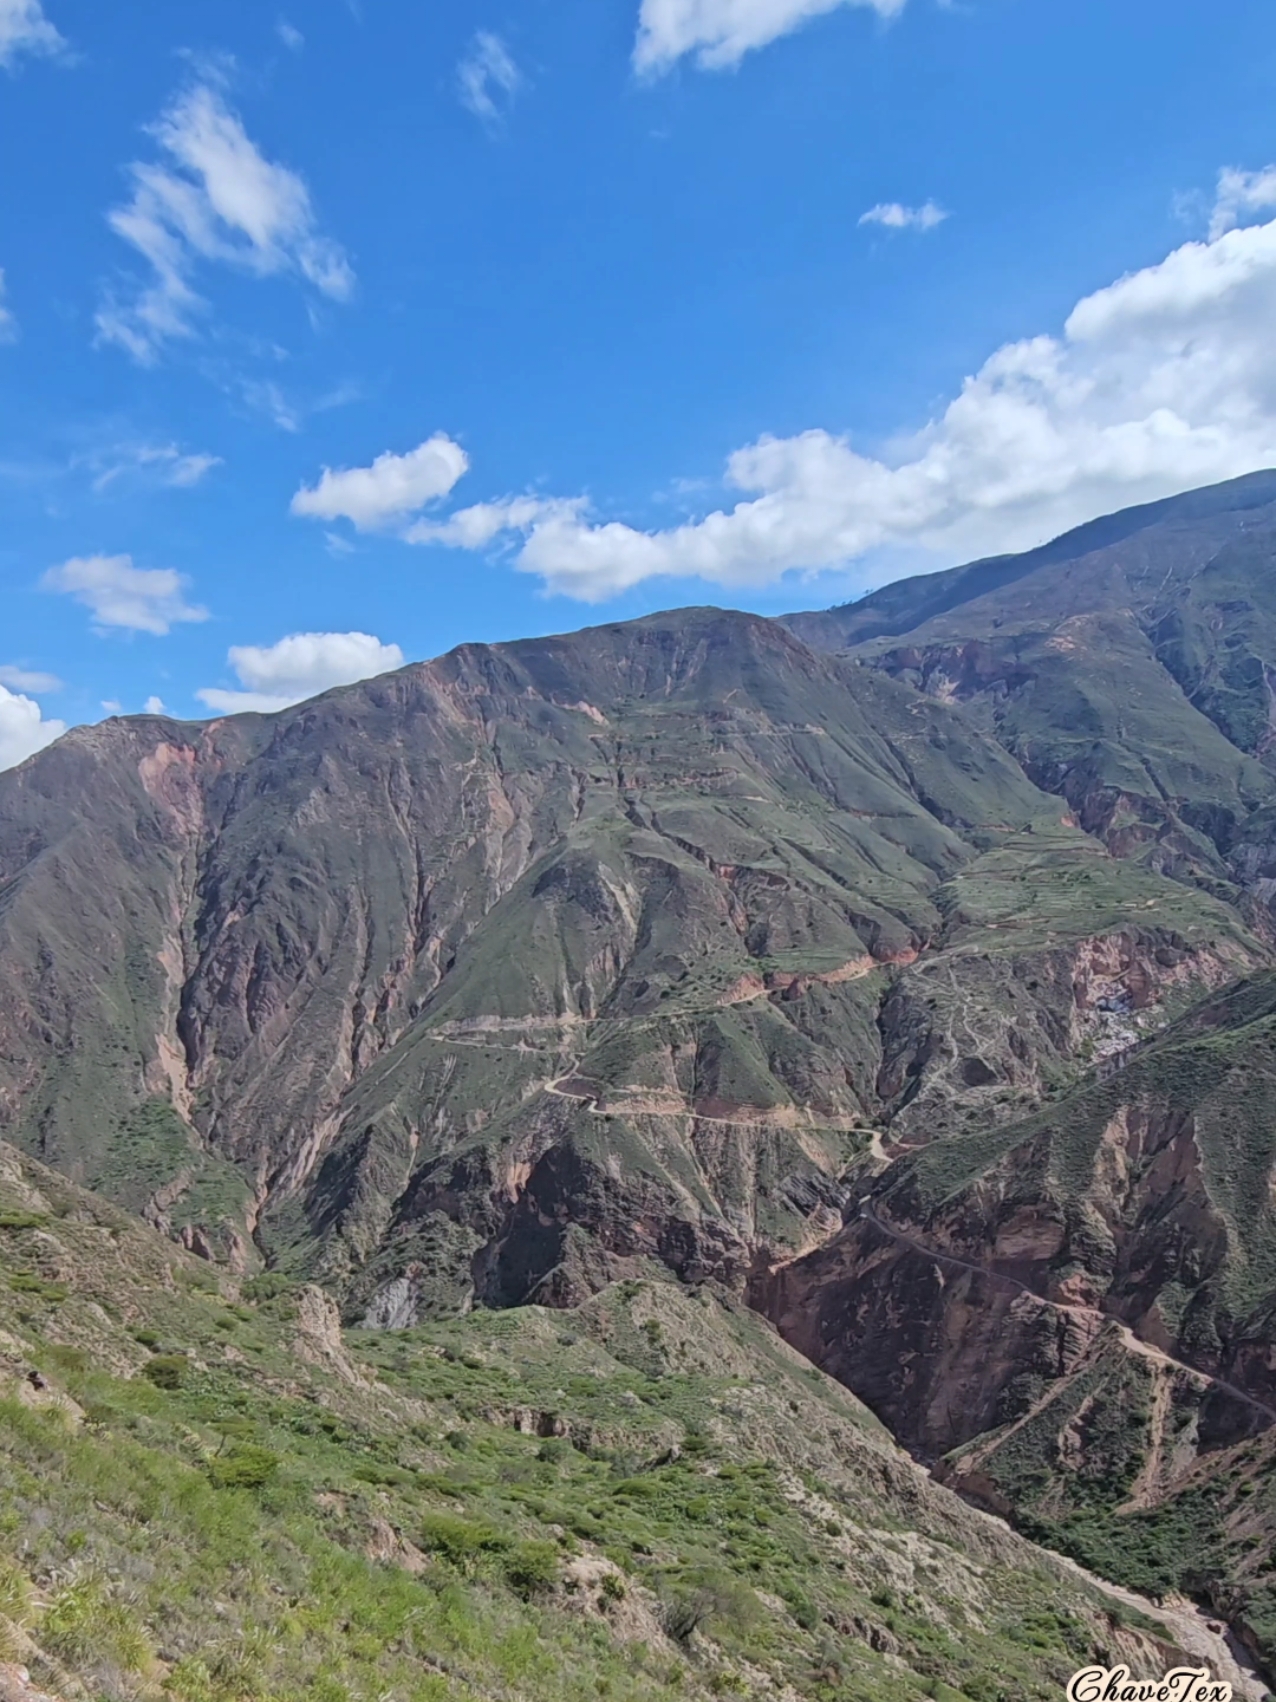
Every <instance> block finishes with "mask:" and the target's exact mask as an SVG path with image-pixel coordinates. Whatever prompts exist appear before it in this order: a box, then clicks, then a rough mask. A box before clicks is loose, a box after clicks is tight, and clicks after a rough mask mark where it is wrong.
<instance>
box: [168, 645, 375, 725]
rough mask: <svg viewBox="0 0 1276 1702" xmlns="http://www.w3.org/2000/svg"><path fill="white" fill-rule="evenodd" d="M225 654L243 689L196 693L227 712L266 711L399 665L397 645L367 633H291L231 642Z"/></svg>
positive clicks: (203, 699) (209, 704)
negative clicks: (264, 641)
mask: <svg viewBox="0 0 1276 1702" xmlns="http://www.w3.org/2000/svg"><path fill="white" fill-rule="evenodd" d="M226 659H227V661H228V662H229V663H230V665H231V667H232V668H233V669H234V671H235V674H236V677H237V678H238V680H239V683H240V686H241V687H242V688H243V689H242V690H240V691H220V690H215V689H213V688H211V687H210V688H206V689H205V690H203V691H199V692H196V694H195V695H196V697H198V698H199V700H200V702H201V703H205V704H207V705H208V707H209V708H210V709H215V710H217V711H219V712H221V713H224V714H228V715H231V714H235V713H237V712H242V711H246V710H255V711H257V712H258V713H260V714H267V715H268V714H270V713H271V712H272V711H274V710H276V709H287V708H288V707H289V705H290V704H293V703H301V702H302V701H303V700H304V699H305V698H307V697H314V696H315V694H316V693H317V692H321V691H328V690H330V689H331V688H332V687H333V686H348V685H353V684H354V683H355V681H356V680H367V679H371V678H372V676H373V675H374V674H385V673H389V672H390V671H391V669H393V668H401V667H402V666H403V652H402V650H400V649H399V646H398V645H397V644H383V643H382V642H381V640H380V639H379V638H373V637H372V635H371V634H370V633H367V632H294V633H292V634H291V635H290V636H289V637H288V638H281V639H280V640H279V642H278V644H270V645H265V646H258V645H252V644H238V645H235V646H233V647H232V649H231V650H230V651H229V653H228V655H227V658H226Z"/></svg>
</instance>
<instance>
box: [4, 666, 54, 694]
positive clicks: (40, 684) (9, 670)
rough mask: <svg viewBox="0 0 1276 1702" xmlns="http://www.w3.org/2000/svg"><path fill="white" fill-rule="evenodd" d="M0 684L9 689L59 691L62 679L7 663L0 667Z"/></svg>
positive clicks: (37, 692)
mask: <svg viewBox="0 0 1276 1702" xmlns="http://www.w3.org/2000/svg"><path fill="white" fill-rule="evenodd" d="M0 686H8V687H9V689H10V690H11V691H29V692H35V693H36V694H37V695H38V694H39V693H40V692H46V691H61V690H62V681H61V680H60V679H59V678H58V676H57V675H56V674H42V673H40V672H39V671H38V670H36V669H34V668H16V667H12V666H10V665H9V664H7V663H6V664H5V665H4V666H2V667H0Z"/></svg>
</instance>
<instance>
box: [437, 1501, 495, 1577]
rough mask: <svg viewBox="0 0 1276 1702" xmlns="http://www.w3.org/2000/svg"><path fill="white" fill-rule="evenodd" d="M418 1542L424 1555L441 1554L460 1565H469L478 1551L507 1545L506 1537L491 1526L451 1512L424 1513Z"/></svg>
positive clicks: (475, 1557) (492, 1549)
mask: <svg viewBox="0 0 1276 1702" xmlns="http://www.w3.org/2000/svg"><path fill="white" fill-rule="evenodd" d="M420 1542H421V1547H422V1548H423V1549H424V1550H425V1551H426V1553H427V1554H441V1555H442V1556H443V1558H444V1559H445V1560H450V1561H451V1562H452V1564H453V1566H460V1567H467V1566H469V1565H471V1564H472V1563H473V1562H474V1560H475V1559H477V1557H478V1556H479V1555H480V1554H483V1553H499V1552H500V1551H501V1550H502V1549H505V1548H508V1546H509V1543H508V1540H507V1538H505V1537H503V1536H502V1535H501V1534H500V1532H499V1531H495V1530H493V1529H492V1527H491V1526H490V1525H482V1524H478V1523H476V1522H475V1521H474V1520H473V1519H462V1518H459V1517H458V1516H457V1515H456V1514H454V1513H427V1514H426V1515H425V1516H424V1518H423V1519H422V1520H421V1537H420Z"/></svg>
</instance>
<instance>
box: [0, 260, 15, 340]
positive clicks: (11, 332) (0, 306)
mask: <svg viewBox="0 0 1276 1702" xmlns="http://www.w3.org/2000/svg"><path fill="white" fill-rule="evenodd" d="M5 293H6V291H5V281H4V267H3V266H0V343H11V342H12V341H13V339H14V338H15V337H16V336H17V334H18V323H17V320H15V319H14V317H13V314H12V313H11V312H10V311H9V309H8V308H7V307H6V306H5V305H4V298H5Z"/></svg>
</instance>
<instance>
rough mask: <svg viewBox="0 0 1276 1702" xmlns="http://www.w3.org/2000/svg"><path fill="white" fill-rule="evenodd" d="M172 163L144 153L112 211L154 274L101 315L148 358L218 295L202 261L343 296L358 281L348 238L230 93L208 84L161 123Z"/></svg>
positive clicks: (158, 131) (111, 335) (100, 321)
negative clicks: (300, 281)
mask: <svg viewBox="0 0 1276 1702" xmlns="http://www.w3.org/2000/svg"><path fill="white" fill-rule="evenodd" d="M151 135H152V136H153V137H154V138H155V140H156V141H157V142H158V143H159V146H160V150H161V153H162V155H163V162H162V163H159V164H156V163H153V162H152V163H142V162H134V164H133V165H132V166H131V167H130V173H131V176H132V179H133V194H132V198H131V199H130V200H129V201H128V202H126V203H125V204H124V205H123V206H120V207H116V208H114V209H112V211H111V212H110V213H109V214H108V215H107V219H108V223H109V224H110V226H111V229H112V230H113V231H114V232H115V233H116V235H117V236H119V237H121V238H122V239H123V240H124V241H125V242H127V243H128V244H129V245H130V246H131V247H133V248H134V249H136V250H137V252H138V254H140V255H141V257H142V259H143V260H145V261H146V262H147V264H148V265H149V266H150V268H151V272H152V274H153V276H152V277H151V280H150V282H149V283H146V284H144V285H142V286H140V287H139V288H137V289H135V290H134V291H133V292H132V294H131V295H129V296H127V297H126V298H125V299H123V300H120V299H114V298H113V299H109V300H107V301H106V302H105V303H104V304H103V306H102V308H101V309H100V311H99V312H98V315H97V328H98V334H99V336H100V337H101V339H102V340H103V341H104V342H108V343H118V344H119V345H120V346H121V347H122V348H124V349H127V351H128V352H129V353H130V354H131V355H132V356H133V357H134V358H135V359H136V360H139V361H141V362H143V363H144V364H150V363H152V362H154V361H155V360H156V359H157V358H158V355H159V353H160V351H161V349H162V348H163V347H164V345H165V344H166V343H168V342H169V341H171V340H172V339H174V338H180V337H190V336H193V335H194V329H195V327H194V320H195V318H196V316H197V315H198V314H199V313H200V312H202V311H203V310H204V308H205V307H206V305H207V304H206V303H205V301H204V300H203V298H202V297H201V296H199V295H198V294H197V293H196V290H195V287H194V283H193V278H194V276H195V273H196V272H197V270H198V268H199V266H200V264H201V262H220V263H222V264H226V265H230V266H235V267H237V268H239V269H240V270H241V271H245V272H250V273H254V274H255V275H257V276H258V277H268V276H272V275H274V274H278V273H292V274H294V275H297V276H300V277H302V278H304V279H305V280H306V281H307V282H308V283H310V284H312V285H313V286H314V287H315V288H316V289H317V290H319V291H321V293H322V294H324V295H326V296H330V297H331V298H332V299H334V300H336V301H342V300H344V299H346V297H348V296H349V295H350V293H351V291H352V289H353V288H354V273H353V272H352V271H351V269H350V265H349V262H348V261H347V259H346V257H345V254H344V253H343V252H342V250H341V248H340V247H338V245H337V244H336V243H335V242H332V241H330V240H329V239H328V238H327V237H325V236H323V235H322V234H321V233H320V231H319V229H318V225H317V222H316V219H315V213H314V208H313V206H312V205H311V201H310V192H309V190H308V189H307V188H306V185H305V184H304V182H303V181H302V180H301V178H300V177H298V176H297V174H296V173H295V172H293V171H290V170H289V169H288V168H287V167H286V166H282V165H276V164H274V163H273V162H272V161H270V160H268V159H266V158H265V156H264V155H263V154H262V153H261V152H260V151H259V150H258V148H257V147H256V145H255V144H254V143H253V142H252V141H251V140H250V139H249V137H248V135H247V133H246V132H245V130H244V126H243V123H242V121H241V120H240V118H239V116H238V114H236V113H235V112H232V111H231V110H230V108H229V107H228V106H227V105H226V103H225V101H224V99H223V98H222V95H221V93H220V91H218V90H217V89H215V88H213V87H212V86H211V85H210V84H208V83H198V84H196V85H195V86H194V87H193V88H191V89H188V90H187V91H186V92H185V93H184V94H182V95H179V96H178V98H177V99H176V100H175V101H174V102H173V104H172V105H171V106H170V107H169V108H168V110H167V111H166V112H165V113H164V114H163V116H162V117H161V118H160V120H159V122H158V123H157V124H155V125H153V126H152V128H151Z"/></svg>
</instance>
